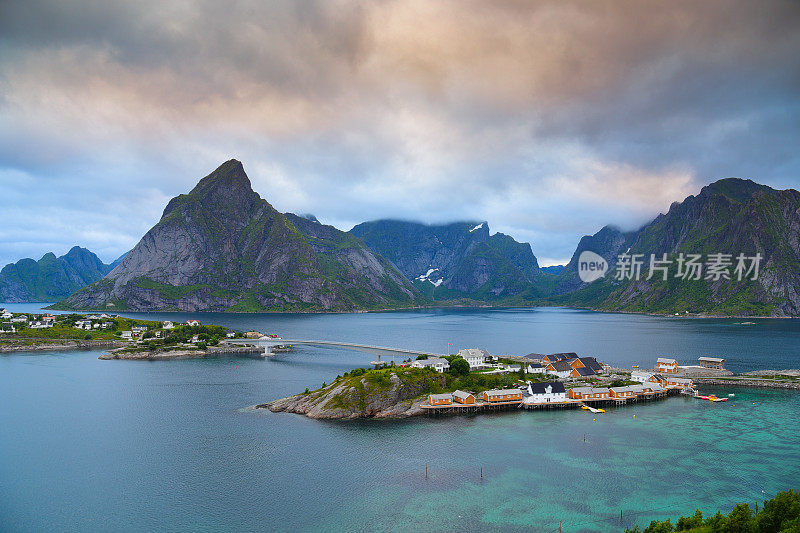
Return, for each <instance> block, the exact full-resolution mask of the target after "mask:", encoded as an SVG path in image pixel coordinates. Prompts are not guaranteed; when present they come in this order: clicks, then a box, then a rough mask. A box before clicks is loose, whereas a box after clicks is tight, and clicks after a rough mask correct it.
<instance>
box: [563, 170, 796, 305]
mask: <svg viewBox="0 0 800 533" xmlns="http://www.w3.org/2000/svg"><path fill="white" fill-rule="evenodd" d="M585 250H589V251H593V252H595V253H597V254H598V255H600V256H602V257H603V258H604V259H605V260H606V261H608V264H609V270H612V271H613V270H616V269H617V268H616V267H617V259H618V256H619V254H622V253H627V254H628V255H629V256H634V255H641V256H642V257H643V258H644V259H645V261H644V265H643V267H642V275H641V277H640V278H639V279H638V280H637V279H616V278H617V276H611V275H607V276H605V277H603V278H601V279H599V280H597V281H595V282H592V283H584V282H582V281H581V279H580V277H579V274H578V261H579V257H580V254H581V252H583V251H585ZM651 254H654V255H655V257H657V258H658V259H659V260H664V259H665V258H666V261H667V262H671V264H672V267H673V268H672V269H671V270H670V269H668V272H667V274H668V275H667V279H666V280H665V279H664V275H663V274H664V272H663V271H662V270H658V271H656V270H655V269H654V275H653V276H652V278H651V279H647V278H648V277H651V276H650V265H649V258H650V255H651ZM665 254H666V255H665ZM681 254H683V258H684V260H685V259H686V258H688V257H689V254H696V255H700V256H701V260H702V261H704V266H705V267H706V271H703V272H701V274H700V278H701V279H692V277H693V276H690V277H689V278H688V279H686V276H679V275H678V274H679V273H680V272H678V270H677V264H678V263H679V259H680V258H681ZM716 254H723V255H725V256H728V257H726V258H725V262H729V263H730V265H729V267H728V268H727V272H728V277H729V278H730V279H725V277H724V276H722V277H717V276H713V275H710V273H709V271H708V269H707V267H708V263H709V259H713V257H714V256H715V255H716ZM740 254H741V255H743V256H744V257H745V258H753V257H756V255H757V254H758V255H759V256H760V258H761V259H760V261H758V272H757V273H755V271H753V272H751V273H750V275H745V276H742V279H741V280H739V279H738V276H736V275H735V269H736V266H737V264H738V261H737V257H738V256H739V255H740ZM752 263H753V261H752V260H748V261H747V262H745V266H746V267H747V269H748V270H749V269H750V268H751V266H753V265H752ZM744 273H745V274H746V272H744ZM684 274H686V272H685V271H684ZM715 278H717V279H715ZM753 278H755V279H753ZM799 291H800V192H798V191H796V190H794V189H788V190H775V189H772V188H770V187H767V186H765V185H760V184H758V183H755V182H753V181H751V180H743V179H737V178H727V179H723V180H719V181H717V182H714V183H712V184H710V185H708V186H706V187H703V189H702V190H701V191H700V193H699V194H698V195H697V196H689V197H688V198H686V199H685V200H684V201H682V202H680V203H678V202H676V203H673V204H672V206H671V207H670V209H669V211H668V212H667V213H666V214H661V215H659V216H658V217H656V218H655V219H654V220H653V221H651V222H649V223H648V224H646V225H644V226H643V227H642V228H640V229H639V230H638V231H634V232H622V231H620V230H619V229H617V228H613V227H610V226H606V227H604V228H603V229H601V230H600V231H599V232H597V233H596V234H594V235H592V236H587V237H584V238H583V239H582V240H581V241H580V243H579V244H578V248H577V250H576V251H575V254H574V255H573V256H572V259H571V260H570V262H569V263H568V264H567V265H566V266H565V267H564V270H563V271H562V272H561V274H559V276H558V281H557V283H556V289H555V293H556V295H555V296H554V297H552V298H551V299H550V302H551V303H562V304H566V305H573V306H585V307H590V308H594V309H602V310H611V311H631V312H649V313H669V314H675V313H678V314H686V313H692V314H709V315H725V316H734V315H736V316H798V315H800V294H799Z"/></svg>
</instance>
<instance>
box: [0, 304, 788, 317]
mask: <svg viewBox="0 0 800 533" xmlns="http://www.w3.org/2000/svg"><path fill="white" fill-rule="evenodd" d="M8 303H11V302H8ZM17 303H25V302H17ZM28 303H47V302H28ZM0 305H2V304H0ZM536 308H545V309H572V310H575V311H591V312H593V313H604V314H620V315H641V316H655V317H663V318H682V319H701V320H702V319H742V320H767V319H800V315H798V316H770V315H709V314H703V313H689V314H679V315H675V314H674V313H655V312H646V311H625V310H608V309H597V308H592V307H580V306H570V305H547V304H546V303H541V302H537V303H535V304H531V305H524V304H515V305H493V304H488V303H487V304H483V305H482V304H479V303H475V304H453V305H415V306H410V307H391V308H383V309H354V310H351V311H342V310H330V311H325V310H315V311H269V310H263V311H217V310H203V311H188V310H178V311H175V310H158V309H155V310H147V311H145V310H131V309H121V310H119V309H114V310H109V309H63V308H59V307H55V304H52V305H49V306H47V307H43V309H47V310H52V311H63V312H70V313H99V312H114V313H174V314H179V313H219V314H231V315H258V314H269V315H273V314H285V315H337V314H341V315H351V314H360V313H391V312H402V311H418V310H447V309H476V310H493V309H497V310H509V309H536Z"/></svg>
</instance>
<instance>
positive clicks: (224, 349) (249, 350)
mask: <svg viewBox="0 0 800 533" xmlns="http://www.w3.org/2000/svg"><path fill="white" fill-rule="evenodd" d="M263 353H264V350H263V348H259V347H258V346H231V345H229V344H223V345H220V346H209V347H207V348H206V349H205V350H200V349H189V348H179V349H157V350H148V349H137V350H132V351H131V350H130V347H129V346H125V347H122V348H118V349H116V350H112V351H110V352H108V353H104V354H102V355H100V357H98V359H102V360H112V359H117V360H126V361H165V360H170V359H202V358H204V357H214V356H217V355H223V354H231V355H236V354H263Z"/></svg>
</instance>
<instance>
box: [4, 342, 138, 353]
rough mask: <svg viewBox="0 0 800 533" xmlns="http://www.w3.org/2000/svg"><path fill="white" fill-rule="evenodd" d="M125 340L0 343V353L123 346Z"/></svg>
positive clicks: (126, 344) (125, 344)
mask: <svg viewBox="0 0 800 533" xmlns="http://www.w3.org/2000/svg"><path fill="white" fill-rule="evenodd" d="M128 345H129V343H128V342H126V341H93V340H71V339H63V340H62V339H47V340H46V342H45V340H44V339H43V340H42V341H41V342H37V343H36V344H23V343H19V344H0V353H13V352H39V351H42V352H44V351H55V350H91V349H94V348H124V347H126V346H128Z"/></svg>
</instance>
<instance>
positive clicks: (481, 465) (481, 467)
mask: <svg viewBox="0 0 800 533" xmlns="http://www.w3.org/2000/svg"><path fill="white" fill-rule="evenodd" d="M481 479H483V465H481Z"/></svg>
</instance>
